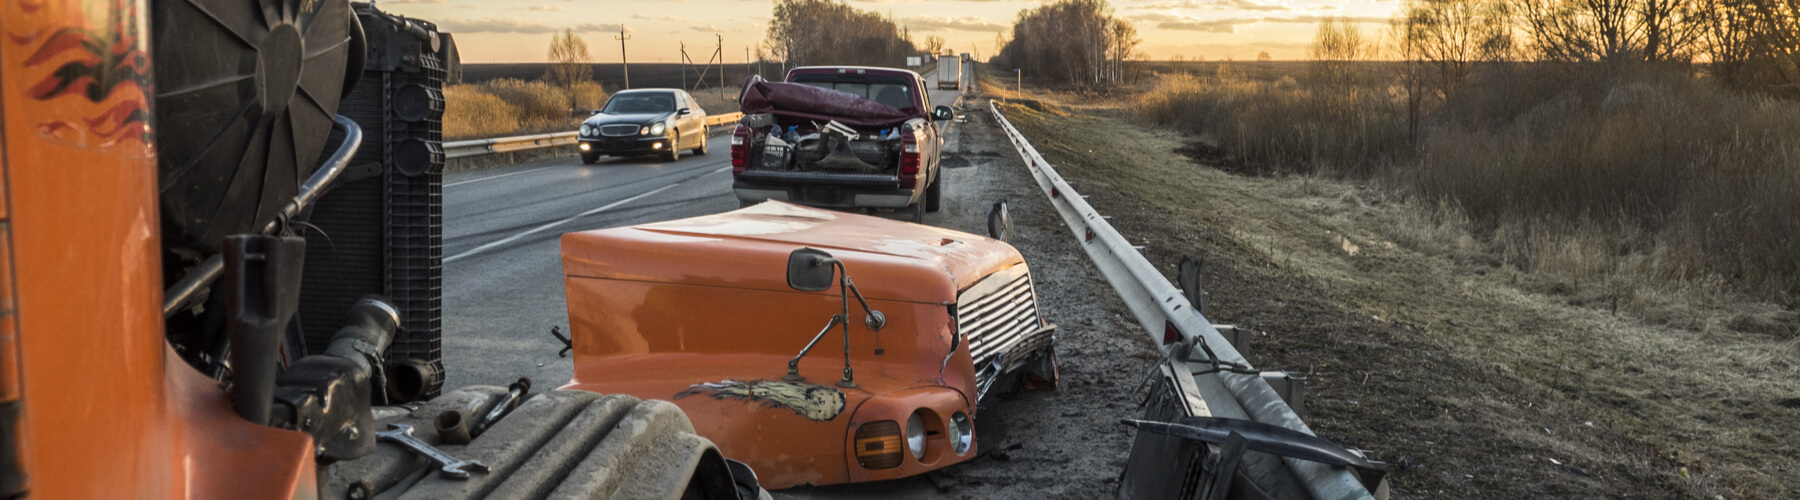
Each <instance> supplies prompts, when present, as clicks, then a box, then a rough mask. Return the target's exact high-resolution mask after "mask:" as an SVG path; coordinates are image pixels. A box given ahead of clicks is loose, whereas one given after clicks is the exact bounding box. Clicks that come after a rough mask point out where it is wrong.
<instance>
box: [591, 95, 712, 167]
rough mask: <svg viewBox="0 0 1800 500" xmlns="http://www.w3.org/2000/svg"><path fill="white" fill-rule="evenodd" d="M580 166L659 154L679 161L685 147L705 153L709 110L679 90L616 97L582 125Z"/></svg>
mask: <svg viewBox="0 0 1800 500" xmlns="http://www.w3.org/2000/svg"><path fill="white" fill-rule="evenodd" d="M579 148H580V149H581V162H582V163H589V164H592V163H594V162H598V161H600V156H602V155H606V156H633V155H647V154H660V155H662V159H663V161H675V160H679V159H681V151H682V150H683V149H692V150H693V151H694V153H695V154H702V155H703V154H706V110H704V109H701V108H700V105H699V104H695V103H694V97H693V96H690V95H688V93H687V92H684V91H682V90H681V89H638V90H626V91H623V92H619V93H617V94H613V96H612V98H611V99H608V100H607V101H606V106H603V107H601V108H600V109H597V110H594V114H593V116H591V117H589V118H588V119H587V121H584V122H582V123H581V137H580V145H579Z"/></svg>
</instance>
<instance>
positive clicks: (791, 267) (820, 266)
mask: <svg viewBox="0 0 1800 500" xmlns="http://www.w3.org/2000/svg"><path fill="white" fill-rule="evenodd" d="M835 262H837V259H834V258H832V257H831V254H829V253H825V251H824V250H819V249H817V248H801V249H799V250H794V253H790V254H788V265H787V282H788V287H789V288H793V289H795V290H799V291H802V292H823V291H825V290H829V289H831V278H833V277H835V276H836V275H837V273H836V272H835V271H836V269H834V268H833V267H832V264H833V263H835Z"/></svg>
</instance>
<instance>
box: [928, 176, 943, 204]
mask: <svg viewBox="0 0 1800 500" xmlns="http://www.w3.org/2000/svg"><path fill="white" fill-rule="evenodd" d="M943 198H944V172H943V171H938V178H937V180H935V181H932V182H931V186H930V187H927V188H925V211H927V212H931V213H937V211H938V208H939V207H942V206H943V203H942V200H943Z"/></svg>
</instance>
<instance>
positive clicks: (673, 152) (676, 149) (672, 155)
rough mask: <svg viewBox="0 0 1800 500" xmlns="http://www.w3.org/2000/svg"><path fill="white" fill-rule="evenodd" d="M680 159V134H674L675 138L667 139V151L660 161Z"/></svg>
mask: <svg viewBox="0 0 1800 500" xmlns="http://www.w3.org/2000/svg"><path fill="white" fill-rule="evenodd" d="M680 159H681V132H676V133H675V138H674V139H669V149H668V150H667V151H664V152H663V155H662V160H663V161H675V160H680Z"/></svg>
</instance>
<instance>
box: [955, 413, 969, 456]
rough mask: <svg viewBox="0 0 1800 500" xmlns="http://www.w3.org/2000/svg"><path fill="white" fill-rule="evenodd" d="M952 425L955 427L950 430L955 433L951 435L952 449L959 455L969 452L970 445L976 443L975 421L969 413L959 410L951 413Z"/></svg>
mask: <svg viewBox="0 0 1800 500" xmlns="http://www.w3.org/2000/svg"><path fill="white" fill-rule="evenodd" d="M950 425H951V426H953V427H955V429H951V430H950V431H951V432H954V433H955V435H953V436H950V439H951V440H950V451H954V452H956V454H958V455H961V454H964V453H968V452H969V446H970V445H973V444H975V422H974V421H971V420H969V415H968V414H965V413H963V412H960V411H959V412H956V413H953V414H951V415H950Z"/></svg>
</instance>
